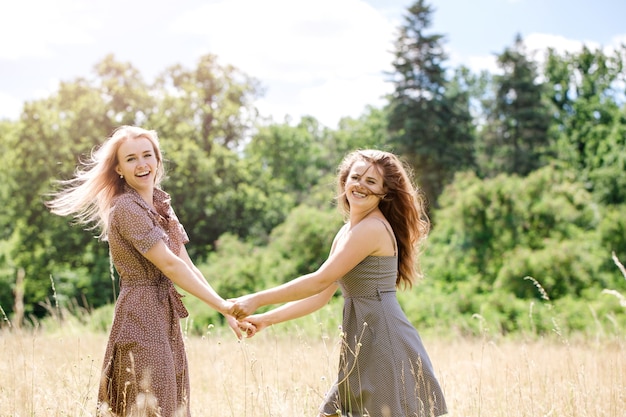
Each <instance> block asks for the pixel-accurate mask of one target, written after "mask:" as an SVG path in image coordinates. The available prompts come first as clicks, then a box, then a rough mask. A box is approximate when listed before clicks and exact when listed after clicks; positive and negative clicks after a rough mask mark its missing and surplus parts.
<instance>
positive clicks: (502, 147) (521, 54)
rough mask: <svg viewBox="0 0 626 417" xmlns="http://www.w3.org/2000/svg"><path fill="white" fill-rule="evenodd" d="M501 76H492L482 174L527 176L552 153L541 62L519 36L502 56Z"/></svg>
mask: <svg viewBox="0 0 626 417" xmlns="http://www.w3.org/2000/svg"><path fill="white" fill-rule="evenodd" d="M498 66H499V67H500V68H501V69H502V72H503V74H502V75H496V76H494V78H493V88H494V89H495V90H496V92H495V94H494V100H493V102H492V103H491V104H490V106H489V107H490V108H489V109H488V111H487V115H486V119H487V120H486V123H485V125H484V126H482V128H481V130H480V134H479V136H478V137H477V139H476V142H477V146H476V148H477V156H476V159H477V162H478V164H479V167H478V169H479V171H480V173H481V176H487V177H493V176H495V175H497V174H498V173H508V174H518V175H527V174H528V173H530V172H531V171H534V170H535V169H537V168H539V167H541V166H542V165H544V164H545V163H546V162H547V161H548V157H549V156H550V147H549V145H550V142H549V136H548V130H549V126H550V115H549V111H548V106H547V104H546V103H545V99H544V95H543V85H542V84H540V83H539V82H537V78H538V73H537V65H536V63H535V62H534V61H532V60H531V59H530V58H529V57H528V54H527V52H526V51H525V48H524V44H523V42H522V38H521V37H520V36H519V35H518V37H517V38H516V39H515V45H514V46H513V48H507V49H506V50H505V51H504V52H503V53H502V54H500V55H499V56H498Z"/></svg>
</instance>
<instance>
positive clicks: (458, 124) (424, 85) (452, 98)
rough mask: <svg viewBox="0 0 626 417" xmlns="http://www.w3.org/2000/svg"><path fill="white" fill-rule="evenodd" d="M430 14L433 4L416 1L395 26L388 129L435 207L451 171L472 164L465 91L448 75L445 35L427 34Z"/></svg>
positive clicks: (471, 128)
mask: <svg viewBox="0 0 626 417" xmlns="http://www.w3.org/2000/svg"><path fill="white" fill-rule="evenodd" d="M432 13H433V11H432V8H431V6H429V5H428V4H426V2H425V1H424V0H418V1H416V2H415V3H414V4H413V5H412V6H410V7H409V8H408V13H407V14H406V15H405V19H404V24H403V25H402V26H401V27H400V28H399V32H400V34H399V36H398V38H397V40H396V42H395V45H394V60H393V63H392V65H393V67H394V69H395V73H394V74H393V77H392V79H391V81H392V82H393V83H394V93H393V94H392V95H391V96H390V98H389V110H388V111H389V123H388V127H389V132H390V136H391V143H392V144H393V145H394V148H395V149H396V152H397V153H400V154H401V155H402V156H403V157H404V158H405V159H407V160H408V161H409V162H410V163H411V164H412V165H413V167H414V169H415V174H416V179H417V182H418V184H419V185H420V187H421V188H422V190H423V191H424V193H425V195H426V198H427V200H428V201H429V204H430V205H431V207H435V208H436V207H438V198H439V195H440V193H441V192H442V190H443V188H444V186H445V185H446V184H448V183H450V182H451V181H452V180H453V177H454V173H455V172H457V171H461V170H465V169H470V168H473V166H474V153H473V146H474V143H473V141H474V137H473V126H472V117H471V114H470V94H469V91H467V90H466V89H465V88H464V85H463V84H462V83H459V82H455V83H451V82H450V81H449V80H448V78H447V74H446V68H445V66H444V63H445V61H446V59H447V56H446V54H445V52H444V48H443V41H444V36H443V35H440V34H428V33H427V31H428V29H429V28H430V26H431V19H432V16H431V15H432ZM455 81H456V80H455ZM448 87H452V88H448Z"/></svg>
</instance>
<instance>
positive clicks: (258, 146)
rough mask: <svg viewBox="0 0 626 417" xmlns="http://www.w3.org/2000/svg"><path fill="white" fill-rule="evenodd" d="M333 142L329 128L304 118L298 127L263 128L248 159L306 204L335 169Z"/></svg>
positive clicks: (251, 145) (249, 147)
mask: <svg viewBox="0 0 626 417" xmlns="http://www.w3.org/2000/svg"><path fill="white" fill-rule="evenodd" d="M329 143H331V140H330V138H329V132H328V129H327V128H324V127H323V126H321V125H320V124H319V122H318V121H317V120H315V119H314V118H312V117H303V118H302V119H301V120H300V122H299V123H298V124H297V125H295V126H291V125H290V124H288V123H281V124H270V125H267V126H260V127H259V128H258V132H257V133H256V134H255V135H253V136H252V138H251V140H250V143H249V144H248V145H247V146H246V148H245V156H246V158H247V159H249V160H251V161H254V163H255V164H257V165H258V166H261V167H263V168H264V169H265V170H267V172H268V174H269V175H270V177H271V178H273V179H275V180H277V181H280V182H281V183H282V184H283V186H284V191H285V192H287V193H293V194H294V196H295V198H296V201H298V202H302V201H303V199H305V198H306V196H307V195H308V194H309V193H310V191H311V189H312V188H313V187H314V186H315V184H317V183H318V182H319V181H320V180H321V179H322V178H323V177H324V176H325V175H326V174H327V173H328V172H329V171H333V170H334V166H333V165H332V164H333V163H334V162H335V159H336V157H335V158H329V154H328V147H327V145H328V144H329ZM329 159H330V160H329Z"/></svg>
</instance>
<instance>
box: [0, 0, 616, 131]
mask: <svg viewBox="0 0 626 417" xmlns="http://www.w3.org/2000/svg"><path fill="white" fill-rule="evenodd" d="M411 4H413V1H404V0H316V1H315V2H310V1H302V0H20V1H9V0H0V118H9V119H14V118H16V117H18V115H19V113H20V110H21V108H22V105H23V103H24V102H25V101H28V100H34V99H38V98H41V97H46V96H48V95H50V94H51V93H52V92H54V91H55V89H56V88H57V85H58V83H59V82H60V81H72V80H74V79H75V78H77V77H85V78H89V77H91V76H92V69H93V66H94V65H95V64H96V63H97V62H99V61H100V60H101V59H102V58H104V56H106V55H107V54H109V53H112V54H114V55H115V57H116V59H118V60H122V61H128V62H130V63H132V64H133V65H134V66H135V67H137V68H138V69H139V71H140V72H141V73H142V74H143V76H144V77H145V78H146V79H147V80H148V81H151V79H152V77H154V76H155V75H156V74H157V73H159V72H161V71H163V70H164V69H165V68H167V67H168V66H170V65H174V64H182V65H184V66H185V67H187V68H190V69H191V68H194V67H195V65H196V64H197V61H198V58H199V57H200V56H202V55H204V54H207V53H214V54H216V55H217V56H218V58H219V61H220V63H222V64H232V65H234V66H236V67H238V68H239V69H241V70H243V71H244V72H246V73H247V74H248V75H250V76H253V77H255V78H257V79H258V80H259V81H260V82H261V83H262V85H263V86H264V88H265V90H266V92H265V95H264V97H263V98H262V99H261V100H259V102H258V103H256V104H257V107H258V108H259V110H260V111H261V114H262V115H265V116H271V117H273V118H274V120H275V121H282V120H283V118H284V117H285V116H286V115H289V116H290V117H291V118H292V120H298V119H299V117H301V116H303V115H311V116H313V117H315V118H317V119H318V120H319V121H320V122H322V123H323V124H325V125H327V126H329V127H333V128H334V127H336V123H337V121H338V120H339V119H340V118H341V117H344V116H351V117H358V116H359V115H360V114H361V113H362V112H363V110H364V108H365V106H366V105H379V104H381V103H382V96H383V95H384V94H386V93H389V92H390V91H391V88H392V86H391V85H390V84H389V83H387V82H385V78H384V75H383V72H384V71H388V70H390V69H391V67H390V64H391V60H392V57H391V54H390V51H391V49H392V41H393V39H394V38H395V31H396V29H397V27H398V25H399V24H400V22H401V19H402V15H403V14H404V13H405V12H406V9H407V8H408V7H409V6H410V5H411ZM429 4H431V5H432V6H433V7H434V9H435V12H434V14H433V22H432V23H433V26H432V32H435V33H440V34H443V35H445V36H446V41H447V42H446V48H447V50H448V53H449V56H450V60H449V64H450V65H451V66H457V65H460V64H464V65H467V66H469V67H470V68H472V69H474V70H479V69H490V70H493V69H494V68H495V67H494V54H495V53H500V52H502V51H503V50H504V48H506V47H508V46H511V45H512V44H513V40H514V38H515V35H516V34H518V33H519V34H521V35H522V36H523V38H524V39H525V41H526V43H527V45H528V47H529V49H530V50H538V51H541V50H544V49H545V48H546V47H548V46H551V47H555V48H557V49H559V50H561V51H564V50H574V51H576V50H579V49H580V47H581V46H582V44H583V43H586V44H588V45H589V46H591V47H602V48H611V47H615V46H616V45H618V44H619V43H620V42H621V43H626V23H624V18H623V17H624V16H626V1H623V0H595V1H588V0H585V1H583V0H569V1H568V0H431V1H429Z"/></svg>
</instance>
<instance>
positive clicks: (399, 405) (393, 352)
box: [320, 256, 447, 417]
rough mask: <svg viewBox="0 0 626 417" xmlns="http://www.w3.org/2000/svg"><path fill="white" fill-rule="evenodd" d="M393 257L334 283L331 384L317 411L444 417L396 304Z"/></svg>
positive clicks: (361, 416) (430, 374)
mask: <svg viewBox="0 0 626 417" xmlns="http://www.w3.org/2000/svg"><path fill="white" fill-rule="evenodd" d="M397 264H398V259H397V257H396V256H368V257H367V258H365V259H364V260H363V261H362V262H361V263H359V264H358V265H357V266H356V267H355V268H354V269H352V271H350V272H349V273H348V274H347V275H346V276H344V277H343V278H342V279H341V280H340V281H339V285H340V286H341V291H342V293H343V296H344V298H345V302H344V308H343V334H344V338H343V344H342V348H341V353H340V359H339V375H338V378H337V382H336V383H335V384H334V385H333V387H332V389H331V390H330V392H329V393H328V394H327V396H326V399H325V401H324V403H323V404H322V407H321V409H320V411H321V412H322V413H323V414H326V415H329V416H330V415H341V416H349V417H366V416H367V417H409V416H410V417H426V416H428V417H430V416H439V415H442V414H446V413H447V409H446V403H445V399H444V397H443V392H442V390H441V388H440V386H439V383H438V381H437V379H436V378H435V374H434V371H433V367H432V364H431V362H430V359H429V357H428V354H427V353H426V349H425V348H424V345H423V344H422V341H421V339H420V336H419V334H418V332H417V330H415V328H414V327H413V326H412V325H411V323H410V322H409V321H408V319H407V317H406V315H405V314H404V312H403V311H402V308H401V307H400V304H399V303H398V301H397V299H396V288H395V285H396V277H397Z"/></svg>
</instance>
